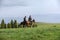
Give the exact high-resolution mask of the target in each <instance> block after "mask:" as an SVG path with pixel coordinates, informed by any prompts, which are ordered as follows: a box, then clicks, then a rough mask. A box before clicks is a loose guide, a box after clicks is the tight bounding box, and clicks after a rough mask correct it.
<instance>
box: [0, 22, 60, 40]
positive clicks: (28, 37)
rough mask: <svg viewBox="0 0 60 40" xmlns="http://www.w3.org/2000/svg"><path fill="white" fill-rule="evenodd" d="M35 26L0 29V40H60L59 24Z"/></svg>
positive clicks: (39, 24)
mask: <svg viewBox="0 0 60 40" xmlns="http://www.w3.org/2000/svg"><path fill="white" fill-rule="evenodd" d="M37 24H38V27H35V28H9V29H8V28H6V29H0V40H60V24H49V23H37Z"/></svg>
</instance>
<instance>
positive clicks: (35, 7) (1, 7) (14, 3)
mask: <svg viewBox="0 0 60 40" xmlns="http://www.w3.org/2000/svg"><path fill="white" fill-rule="evenodd" d="M52 14H53V15H55V16H56V14H57V16H58V15H59V16H60V0H0V17H19V16H20V17H22V16H25V15H36V16H38V15H48V16H49V15H50V16H51V15H52ZM50 16H49V17H50ZM55 16H54V17H55Z"/></svg>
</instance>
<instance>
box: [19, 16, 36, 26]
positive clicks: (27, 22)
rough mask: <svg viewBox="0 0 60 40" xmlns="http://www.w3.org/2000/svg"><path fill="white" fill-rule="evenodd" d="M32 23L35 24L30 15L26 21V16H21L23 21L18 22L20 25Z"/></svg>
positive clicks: (31, 24) (30, 24)
mask: <svg viewBox="0 0 60 40" xmlns="http://www.w3.org/2000/svg"><path fill="white" fill-rule="evenodd" d="M33 24H35V20H34V19H33V20H32V17H31V15H30V16H29V18H28V21H27V20H26V16H25V17H24V18H23V22H21V23H20V25H23V27H32V26H33Z"/></svg>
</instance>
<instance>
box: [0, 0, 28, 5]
mask: <svg viewBox="0 0 60 40" xmlns="http://www.w3.org/2000/svg"><path fill="white" fill-rule="evenodd" d="M0 4H1V3H0ZM1 5H2V6H27V3H26V1H24V0H2V4H1Z"/></svg>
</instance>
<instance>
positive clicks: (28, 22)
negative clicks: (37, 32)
mask: <svg viewBox="0 0 60 40" xmlns="http://www.w3.org/2000/svg"><path fill="white" fill-rule="evenodd" d="M31 25H32V22H30V21H26V22H24V21H22V22H21V23H20V24H19V27H31Z"/></svg>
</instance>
